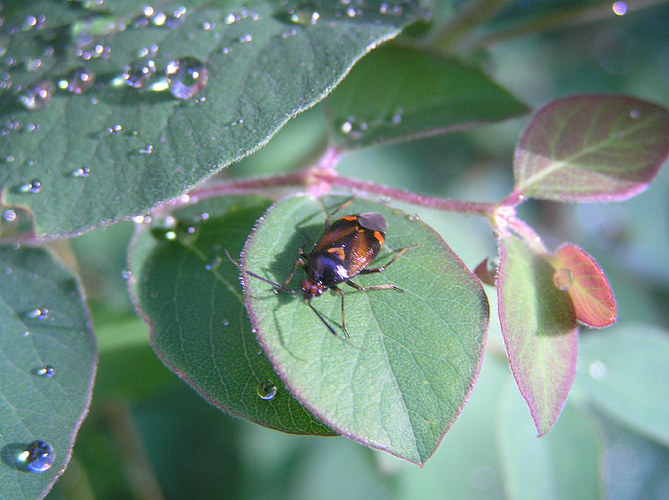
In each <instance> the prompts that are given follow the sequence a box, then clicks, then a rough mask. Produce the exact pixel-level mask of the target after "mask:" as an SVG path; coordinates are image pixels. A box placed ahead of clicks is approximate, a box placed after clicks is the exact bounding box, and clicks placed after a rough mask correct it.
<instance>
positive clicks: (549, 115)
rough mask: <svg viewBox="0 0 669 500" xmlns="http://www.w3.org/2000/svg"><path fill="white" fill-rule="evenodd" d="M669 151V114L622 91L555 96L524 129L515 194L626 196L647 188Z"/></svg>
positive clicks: (572, 198)
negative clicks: (611, 93)
mask: <svg viewBox="0 0 669 500" xmlns="http://www.w3.org/2000/svg"><path fill="white" fill-rule="evenodd" d="M667 155H669V112H667V110H665V109H664V108H661V107H660V106H657V105H654V104H651V103H648V102H645V101H641V100H639V99H634V98H631V97H624V96H602V95H582V96H573V97H567V98H564V99H559V100H556V101H553V102H552V103H550V104H548V105H547V106H545V107H543V108H542V109H540V110H539V111H538V112H537V113H536V114H535V115H534V117H533V119H532V120H531V122H530V124H529V125H528V126H527V128H526V129H525V133H524V134H523V136H522V137H521V139H520V141H519V143H518V146H517V147H516V154H515V158H514V174H515V178H516V188H515V193H516V194H517V195H523V196H526V197H532V198H542V199H547V200H556V201H597V200H623V199H627V198H629V197H631V196H634V195H635V194H637V193H639V192H640V191H643V190H645V189H646V188H647V187H648V184H649V183H650V182H651V181H652V180H653V179H654V178H655V176H656V175H657V172H658V170H659V169H660V167H661V166H662V163H663V162H664V161H665V160H666V158H667Z"/></svg>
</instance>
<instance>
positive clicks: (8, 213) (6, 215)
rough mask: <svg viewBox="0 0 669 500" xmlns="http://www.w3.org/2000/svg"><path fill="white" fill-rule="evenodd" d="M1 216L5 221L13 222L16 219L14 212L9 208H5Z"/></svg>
mask: <svg viewBox="0 0 669 500" xmlns="http://www.w3.org/2000/svg"><path fill="white" fill-rule="evenodd" d="M2 218H3V220H5V221H6V222H14V221H15V220H16V212H15V211H14V210H12V209H11V208H10V209H7V210H5V211H4V212H3V213H2Z"/></svg>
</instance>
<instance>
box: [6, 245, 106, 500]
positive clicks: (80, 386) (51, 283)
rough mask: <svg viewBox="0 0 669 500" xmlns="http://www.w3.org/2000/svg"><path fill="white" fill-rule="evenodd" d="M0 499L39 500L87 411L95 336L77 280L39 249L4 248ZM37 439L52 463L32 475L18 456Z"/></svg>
mask: <svg viewBox="0 0 669 500" xmlns="http://www.w3.org/2000/svg"><path fill="white" fill-rule="evenodd" d="M0 325H1V326H0V342H1V345H0V373H2V376H1V377H0V402H1V404H0V453H1V458H2V461H0V497H2V498H16V499H22V498H25V499H33V498H38V497H42V496H44V495H45V494H46V492H47V491H48V490H49V489H50V488H51V486H52V485H53V483H54V482H55V481H56V479H57V478H58V476H59V475H60V474H62V472H63V471H64V470H65V467H66V466H67V463H68V461H69V459H70V453H71V451H72V445H73V443H74V437H75V435H76V433H77V430H78V429H79V426H80V425H81V421H82V419H83V417H84V415H85V414H86V412H87V410H88V404H89V402H90V398H91V388H92V385H93V377H94V374H95V365H96V361H97V347H96V343H95V337H94V335H93V331H92V329H91V326H90V322H89V315H88V311H87V309H86V306H85V304H84V301H83V298H82V292H81V290H80V287H79V284H78V282H77V280H76V278H75V276H74V274H73V273H72V272H71V271H70V270H69V269H66V268H65V267H63V266H62V265H61V264H60V263H59V262H58V261H56V260H55V259H54V258H53V257H52V256H51V255H50V254H49V253H48V252H46V251H45V250H42V249H40V248H28V247H24V248H17V247H7V246H3V247H0ZM35 440H41V441H45V442H47V443H49V444H50V445H51V447H52V448H53V450H54V451H55V461H54V463H53V465H52V466H51V468H49V469H48V470H46V471H45V472H42V473H41V474H40V473H35V472H30V471H28V470H26V468H25V466H24V465H22V464H20V463H19V462H18V461H17V460H18V455H19V453H20V452H21V451H22V450H25V449H26V447H27V446H28V445H29V444H30V443H32V442H33V441H35Z"/></svg>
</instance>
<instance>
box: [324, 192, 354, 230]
mask: <svg viewBox="0 0 669 500" xmlns="http://www.w3.org/2000/svg"><path fill="white" fill-rule="evenodd" d="M351 203H353V198H349V199H348V200H346V201H345V202H344V203H342V204H341V205H339V206H338V207H337V208H335V209H334V212H331V213H329V214H328V216H327V217H326V218H325V231H326V232H327V230H328V229H330V218H331V217H332V216H333V215H334V214H336V213H337V212H339V211H340V210H343V209H344V208H346V207H348V206H349V205H350V204H351Z"/></svg>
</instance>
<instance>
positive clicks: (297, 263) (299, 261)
mask: <svg viewBox="0 0 669 500" xmlns="http://www.w3.org/2000/svg"><path fill="white" fill-rule="evenodd" d="M299 254H300V256H299V257H298V258H297V260H296V261H295V264H293V268H292V269H291V270H290V274H288V277H287V278H286V279H285V281H284V282H283V287H284V288H285V287H287V286H288V283H290V280H292V279H293V275H294V274H295V271H296V270H297V266H299V265H300V264H302V267H304V261H303V260H302V257H304V253H303V252H302V249H301V248H300V250H299Z"/></svg>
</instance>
